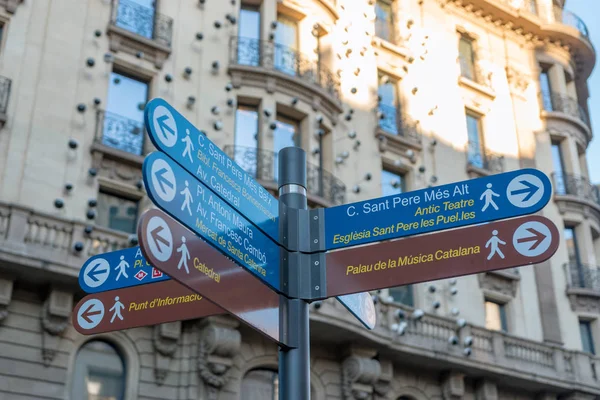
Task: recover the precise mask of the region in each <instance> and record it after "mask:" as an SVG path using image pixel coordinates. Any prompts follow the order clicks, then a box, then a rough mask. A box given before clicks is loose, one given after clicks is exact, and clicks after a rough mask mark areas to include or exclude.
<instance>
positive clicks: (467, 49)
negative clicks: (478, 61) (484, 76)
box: [458, 37, 475, 80]
mask: <svg viewBox="0 0 600 400" xmlns="http://www.w3.org/2000/svg"><path fill="white" fill-rule="evenodd" d="M458 57H459V60H460V73H461V75H462V76H464V77H465V78H468V79H471V80H473V78H474V77H475V71H474V70H475V65H474V64H475V53H474V51H473V41H471V40H469V39H467V38H465V37H461V38H460V40H459V42H458Z"/></svg>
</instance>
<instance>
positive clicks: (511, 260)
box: [326, 216, 559, 296]
mask: <svg viewBox="0 0 600 400" xmlns="http://www.w3.org/2000/svg"><path fill="white" fill-rule="evenodd" d="M558 242H559V233H558V229H557V228H556V226H555V225H554V224H553V223H552V221H550V220H549V219H547V218H544V217H539V216H528V217H522V218H515V219H510V220H503V221H499V222H492V223H487V224H482V225H478V226H474V227H470V228H462V229H455V230H450V231H443V232H440V233H434V234H429V235H422V236H415V237H412V238H408V239H402V240H397V241H392V242H382V243H379V244H375V245H369V246H363V247H355V248H353V249H350V250H341V251H335V252H331V253H328V254H327V256H326V262H327V264H326V265H327V295H328V296H339V295H342V294H348V293H356V292H362V291H366V290H375V289H382V288H386V287H391V286H400V285H407V284H411V283H418V282H424V281H431V280H436V279H444V278H450V277H454V276H461V275H468V274H475V273H479V272H484V271H493V270H497V269H503V268H511V267H518V266H523V265H528V264H535V263H539V262H542V261H545V260H547V259H548V258H550V257H551V256H552V255H553V254H554V252H556V249H557V248H558Z"/></svg>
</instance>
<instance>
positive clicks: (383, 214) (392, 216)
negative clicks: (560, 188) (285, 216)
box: [325, 169, 552, 250]
mask: <svg viewBox="0 0 600 400" xmlns="http://www.w3.org/2000/svg"><path fill="white" fill-rule="evenodd" d="M551 193H552V186H551V184H550V180H549V179H548V177H547V176H546V175H545V174H544V173H542V172H541V171H538V170H536V169H521V170H518V171H511V172H505V173H502V174H498V175H491V176H486V177H483V178H478V179H471V180H467V181H462V182H455V183H451V184H448V185H442V186H437V187H432V188H427V189H421V190H415V191H413V192H407V193H402V194H395V195H391V196H385V197H380V198H377V199H372V200H366V201H360V202H357V203H352V204H345V205H342V206H337V207H331V208H326V209H325V249H326V250H330V249H336V248H342V247H349V246H355V245H359V244H365V243H371V242H378V241H382V240H388V239H395V238H399V237H404V236H410V235H416V234H419V233H425V232H433V231H439V230H442V229H449V228H456V227H459V226H466V225H472V224H479V223H482V222H488V221H494V220H498V219H503V218H510V217H516V216H520V215H527V214H531V213H534V212H536V211H539V210H540V209H541V208H542V207H544V206H545V205H546V204H547V203H548V201H549V200H550V196H551Z"/></svg>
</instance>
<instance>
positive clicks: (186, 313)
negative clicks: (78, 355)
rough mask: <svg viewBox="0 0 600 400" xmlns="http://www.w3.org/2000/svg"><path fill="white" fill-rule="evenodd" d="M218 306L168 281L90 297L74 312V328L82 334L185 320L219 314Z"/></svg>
mask: <svg viewBox="0 0 600 400" xmlns="http://www.w3.org/2000/svg"><path fill="white" fill-rule="evenodd" d="M223 312H224V311H223V310H222V309H221V308H220V307H218V306H217V305H215V304H213V303H211V302H210V301H208V300H205V299H203V298H202V296H200V295H198V294H196V293H194V292H193V291H191V290H189V289H188V288H186V287H184V286H182V285H180V284H179V283H177V282H175V281H173V280H170V281H163V282H159V283H156V284H153V285H144V286H134V287H130V288H127V289H119V290H112V291H110V292H104V293H97V294H91V295H88V296H86V297H84V298H83V299H82V300H81V301H80V302H79V303H78V304H77V306H75V309H74V310H73V314H72V318H73V326H74V327H75V329H76V330H77V332H79V333H81V334H84V335H92V334H96V333H105V332H113V331H118V330H122V329H130V328H136V327H139V326H148V325H156V324H163V323H165V322H173V321H185V320H187V319H195V318H201V317H207V316H210V315H216V314H222V313H223Z"/></svg>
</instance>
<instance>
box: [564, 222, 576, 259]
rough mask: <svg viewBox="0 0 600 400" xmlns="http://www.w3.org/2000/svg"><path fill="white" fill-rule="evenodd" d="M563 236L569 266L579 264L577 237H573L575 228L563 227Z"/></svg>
mask: <svg viewBox="0 0 600 400" xmlns="http://www.w3.org/2000/svg"><path fill="white" fill-rule="evenodd" d="M563 233H564V235H565V243H566V244H567V255H568V256H569V262H570V263H571V264H579V250H578V248H577V237H576V236H575V228H573V227H565V229H564V231H563Z"/></svg>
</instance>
